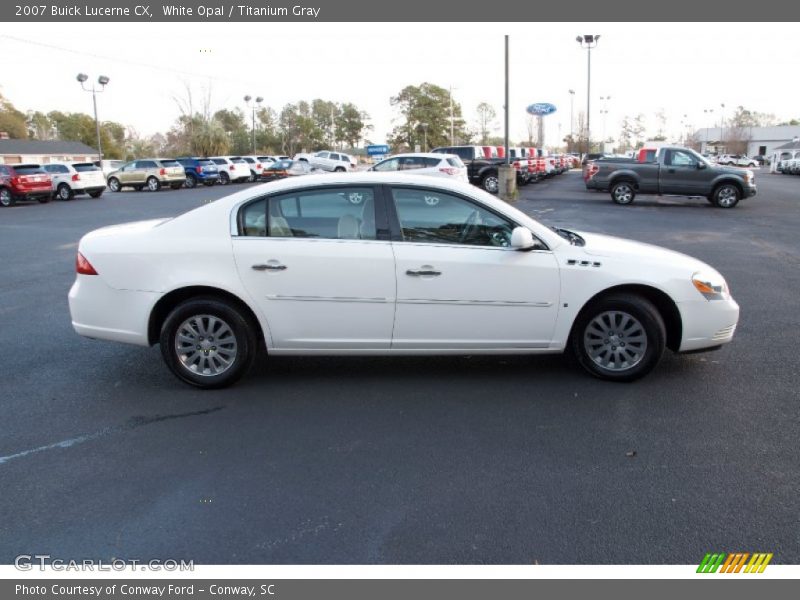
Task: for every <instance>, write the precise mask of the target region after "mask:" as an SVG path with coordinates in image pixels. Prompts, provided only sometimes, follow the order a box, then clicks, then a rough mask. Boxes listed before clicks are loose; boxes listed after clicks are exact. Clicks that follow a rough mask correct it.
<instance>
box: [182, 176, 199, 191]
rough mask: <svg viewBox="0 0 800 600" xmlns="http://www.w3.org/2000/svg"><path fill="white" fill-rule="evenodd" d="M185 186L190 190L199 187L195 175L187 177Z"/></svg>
mask: <svg viewBox="0 0 800 600" xmlns="http://www.w3.org/2000/svg"><path fill="white" fill-rule="evenodd" d="M184 185H186V187H187V188H189V189H191V188H196V187H197V177H195V176H194V175H187V176H186V183H185V184H184Z"/></svg>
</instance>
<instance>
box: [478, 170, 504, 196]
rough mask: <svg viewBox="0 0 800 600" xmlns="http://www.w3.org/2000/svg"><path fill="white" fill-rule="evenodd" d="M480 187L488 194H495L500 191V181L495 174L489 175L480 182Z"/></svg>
mask: <svg viewBox="0 0 800 600" xmlns="http://www.w3.org/2000/svg"><path fill="white" fill-rule="evenodd" d="M481 187H482V188H483V189H484V190H486V191H487V192H489V193H490V194H496V193H497V192H498V191H499V190H500V180H499V179H498V178H497V175H496V174H495V173H489V174H488V175H484V177H483V179H482V180H481Z"/></svg>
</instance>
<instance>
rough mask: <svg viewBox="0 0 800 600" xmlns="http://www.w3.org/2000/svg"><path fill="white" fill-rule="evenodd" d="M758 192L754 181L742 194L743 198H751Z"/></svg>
mask: <svg viewBox="0 0 800 600" xmlns="http://www.w3.org/2000/svg"><path fill="white" fill-rule="evenodd" d="M756 194H758V187H757V186H756V184H755V183H752V184H750V185H748V186H746V187H745V188H744V193H743V194H742V198H750V197H751V196H755V195H756Z"/></svg>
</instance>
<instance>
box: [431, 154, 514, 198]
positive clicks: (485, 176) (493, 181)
mask: <svg viewBox="0 0 800 600" xmlns="http://www.w3.org/2000/svg"><path fill="white" fill-rule="evenodd" d="M487 148H491V147H490V146H487ZM432 152H434V153H436V154H455V155H456V156H458V157H459V158H460V159H461V162H463V163H464V165H466V167H467V177H468V178H469V181H470V183H472V184H473V185H477V186H480V187H482V188H483V189H484V190H486V191H487V192H489V193H490V194H496V193H497V191H498V190H499V189H500V180H499V179H498V169H499V167H500V165H501V164H503V163H505V159H504V158H486V155H485V154H484V149H483V146H442V147H441V148H434V149H433V150H432ZM496 153H497V149H495V154H496Z"/></svg>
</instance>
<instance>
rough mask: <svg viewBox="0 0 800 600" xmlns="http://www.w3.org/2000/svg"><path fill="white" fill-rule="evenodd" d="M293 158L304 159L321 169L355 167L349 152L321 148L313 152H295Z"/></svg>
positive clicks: (340, 169) (349, 169) (332, 169)
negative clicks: (319, 150) (321, 149)
mask: <svg viewBox="0 0 800 600" xmlns="http://www.w3.org/2000/svg"><path fill="white" fill-rule="evenodd" d="M294 160H301V161H305V162H307V163H308V164H310V165H311V166H312V167H317V168H318V169H322V170H323V171H333V172H344V171H352V170H353V169H355V168H356V161H355V159H354V158H353V157H352V156H350V155H349V154H344V153H342V152H333V151H328V150H323V151H321V152H315V153H314V154H295V155H294Z"/></svg>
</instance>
